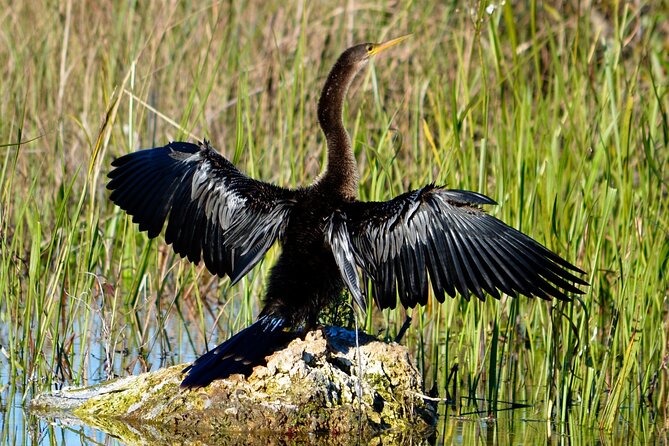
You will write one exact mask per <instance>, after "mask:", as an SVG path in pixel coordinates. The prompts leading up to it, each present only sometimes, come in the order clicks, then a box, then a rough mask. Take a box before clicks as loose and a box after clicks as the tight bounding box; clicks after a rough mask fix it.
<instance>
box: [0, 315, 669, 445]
mask: <svg viewBox="0 0 669 446" xmlns="http://www.w3.org/2000/svg"><path fill="white" fill-rule="evenodd" d="M89 329H93V332H95V333H102V332H104V330H102V327H96V326H92V327H91V326H89ZM167 333H169V335H168V334H167ZM188 333H189V331H188V330H187V329H185V327H183V324H182V323H181V322H179V321H178V319H177V318H174V319H172V322H168V323H167V324H166V325H165V326H164V329H163V330H162V331H160V330H157V329H156V327H154V326H150V328H148V329H147V332H146V336H145V338H147V339H152V340H153V342H150V343H149V345H151V348H149V349H145V348H142V349H140V348H137V346H136V345H137V344H136V343H135V341H133V340H132V338H129V339H127V340H126V341H127V342H125V346H124V347H123V348H121V349H118V348H116V349H115V350H114V351H113V352H109V353H108V352H107V349H108V345H109V344H108V343H106V341H105V340H104V338H105V337H104V336H91V337H90V341H89V342H88V344H87V345H86V346H85V347H86V348H84V349H82V346H81V345H78V344H77V345H75V346H74V348H75V349H79V355H82V354H85V355H86V358H84V360H83V361H82V364H84V367H86V373H85V374H83V375H85V376H87V377H89V378H88V380H87V381H86V384H88V385H91V384H96V383H98V382H101V381H104V380H105V378H106V377H108V376H125V375H127V374H131V373H132V374H136V373H140V372H143V371H146V370H156V369H158V368H160V367H164V366H167V365H172V364H178V363H181V362H187V361H192V360H193V359H194V358H195V357H196V353H195V351H194V349H193V348H192V345H191V342H189V341H188ZM163 337H164V338H165V339H163V340H162V341H161V338H163ZM166 340H169V342H165V341H166ZM211 342H212V343H214V342H218V339H213V340H212V341H211ZM3 353H6V352H4V351H3ZM77 356H78V355H77V354H75V355H74V357H75V358H76V357H77ZM110 363H111V366H110ZM8 369H9V368H8V367H7V357H6V355H3V356H2V367H0V386H1V390H2V393H1V398H2V412H1V420H2V431H1V437H0V444H9V445H24V444H35V445H48V444H67V445H76V444H82V445H88V444H96V445H97V444H108V445H116V444H127V443H124V440H121V439H119V438H117V437H116V436H115V435H113V434H109V433H107V432H103V431H100V430H98V429H95V428H93V427H90V426H87V425H85V424H82V423H81V422H80V421H78V420H75V419H71V418H68V417H66V416H65V417H59V416H53V417H47V418H43V417H40V416H38V415H36V414H33V413H31V411H30V410H29V401H30V399H31V398H32V396H33V392H34V390H32V389H35V388H39V386H37V385H36V383H38V382H39V380H40V378H39V377H33V378H32V379H31V380H29V381H28V382H29V386H28V387H29V390H27V391H25V390H23V389H21V388H20V387H19V386H17V385H16V383H17V381H18V380H17V377H13V376H9V373H8V372H7V371H8ZM58 373H61V374H62V375H63V376H68V375H69V376H71V375H73V374H74V373H76V374H77V375H82V374H81V371H76V372H75V371H73V370H69V369H68V370H61V371H60V372H58ZM53 382H65V383H68V380H67V379H65V380H59V379H54V380H53ZM58 387H61V385H59V386H55V387H54V389H55V388H58ZM483 406H484V402H482V401H471V400H468V399H467V398H464V397H460V398H458V399H457V401H456V404H446V403H440V404H439V406H438V411H439V421H438V425H437V428H436V430H435V432H434V433H433V434H432V435H430V436H429V437H427V438H415V437H413V436H410V437H407V436H405V435H400V436H397V435H395V434H392V435H391V434H389V435H388V436H381V437H379V438H378V439H376V440H375V441H376V442H377V443H378V444H407V443H411V444H438V445H440V444H465V445H468V444H490V445H497V444H515V445H534V444H584V445H586V444H587V445H590V444H640V443H646V442H653V443H655V442H657V441H659V442H662V441H663V440H662V439H658V438H654V437H652V436H650V437H648V436H647V435H651V434H648V433H646V430H645V429H643V428H642V426H636V427H635V426H625V425H621V426H620V429H619V431H618V432H615V433H603V432H601V431H598V430H596V429H589V428H582V427H579V426H578V423H577V422H574V423H568V424H567V425H556V424H553V423H548V422H547V421H546V420H545V417H543V416H542V414H543V412H544V407H543V402H541V401H535V402H532V401H528V402H527V404H526V405H523V407H517V408H513V407H511V406H508V407H505V405H504V403H503V402H500V405H499V409H500V411H499V412H498V414H497V416H496V417H494V418H492V417H488V416H486V414H485V410H483ZM650 431H651V432H652V430H650ZM340 441H341V437H337V436H334V437H328V436H316V435H314V436H310V437H307V438H295V437H286V438H282V437H277V436H276V435H271V436H268V435H266V434H260V433H259V434H258V435H257V436H254V438H249V437H248V435H241V434H234V433H231V434H230V436H229V442H226V443H227V444H242V443H243V444H265V445H266V444H304V443H313V444H340ZM664 441H666V440H664ZM184 442H187V439H184ZM149 444H150V443H149Z"/></svg>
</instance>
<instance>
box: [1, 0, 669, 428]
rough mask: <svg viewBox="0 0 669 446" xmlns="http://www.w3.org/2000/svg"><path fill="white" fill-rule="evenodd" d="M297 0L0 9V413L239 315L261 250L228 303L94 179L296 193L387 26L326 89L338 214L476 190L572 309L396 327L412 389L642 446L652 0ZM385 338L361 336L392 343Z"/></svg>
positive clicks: (530, 309) (658, 126) (657, 97)
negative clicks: (526, 242) (333, 4)
mask: <svg viewBox="0 0 669 446" xmlns="http://www.w3.org/2000/svg"><path fill="white" fill-rule="evenodd" d="M243 3H244V4H243ZM316 3H317V2H315V3H313V4H312V3H311V2H296V3H294V4H292V5H287V6H286V5H283V4H282V2H262V5H261V4H257V5H254V6H253V5H251V6H249V5H246V4H245V2H239V3H235V2H221V3H209V4H206V5H201V4H199V3H193V4H190V3H185V2H174V3H171V4H168V5H158V4H154V3H153V2H116V3H114V4H106V3H104V4H98V3H95V2H84V3H77V2H72V1H65V2H63V3H61V4H58V5H54V4H53V3H52V2H44V3H43V4H40V5H36V4H35V3H34V2H9V3H7V4H4V5H3V8H2V9H1V10H3V11H5V12H4V13H3V26H2V27H0V40H1V41H2V42H3V43H2V44H0V66H1V67H3V73H2V78H3V82H2V83H0V96H1V97H2V101H0V156H1V157H2V160H3V164H2V168H1V169H0V296H2V298H1V301H0V321H2V327H1V328H0V343H1V344H2V349H3V350H2V353H3V355H2V356H1V359H0V361H1V362H2V368H3V369H4V370H6V372H1V373H2V374H3V375H4V376H3V381H2V382H3V386H4V387H3V388H4V390H3V395H4V396H3V399H5V400H11V398H13V397H12V395H15V394H24V395H27V396H30V395H31V394H33V393H34V392H36V391H41V390H44V389H48V388H50V387H52V386H54V385H60V384H63V383H67V384H69V383H75V384H85V383H88V382H92V381H97V380H99V379H102V378H106V377H109V376H114V375H124V374H127V373H134V372H138V371H141V370H147V369H155V368H157V367H159V366H161V365H165V364H168V363H175V362H179V361H186V360H192V359H193V358H194V356H195V354H196V353H199V352H202V351H203V350H204V349H205V346H206V345H211V344H212V343H214V342H217V341H220V340H222V339H225V338H226V337H227V336H228V335H229V334H230V333H232V332H234V331H236V330H239V329H240V328H241V327H243V326H245V325H246V324H248V323H250V322H251V321H252V320H253V318H254V316H255V315H256V314H257V312H258V307H259V297H260V296H261V295H262V291H263V287H264V278H265V277H266V275H267V272H268V269H269V267H270V266H271V265H272V261H273V259H274V258H275V256H276V253H277V251H276V250H272V251H270V253H269V254H268V256H267V258H266V260H265V261H264V262H263V263H262V264H261V265H259V266H258V267H256V268H255V269H254V270H253V271H252V272H251V273H250V274H249V275H248V277H247V278H245V279H244V280H242V281H241V282H240V284H239V285H237V286H236V287H233V288H231V287H230V286H229V283H228V281H227V280H219V279H217V278H212V277H211V276H210V275H209V273H207V272H206V270H204V269H203V267H202V266H192V265H189V264H187V263H186V262H185V261H182V260H179V259H178V257H176V256H175V255H174V254H173V253H172V252H171V250H170V248H169V247H166V246H165V245H164V242H163V241H162V239H160V238H159V239H158V240H156V241H149V240H147V238H146V236H145V235H143V234H140V233H138V231H137V228H136V227H135V226H134V225H133V224H132V223H131V221H130V219H129V218H128V217H127V216H125V215H124V214H123V213H122V212H119V210H118V209H116V208H114V207H113V206H112V205H111V204H110V202H109V201H108V199H107V193H106V191H105V188H104V185H105V175H106V173H107V172H108V170H109V163H110V162H111V160H112V159H113V158H114V157H115V156H119V155H121V154H124V153H127V152H129V151H133V150H136V149H138V148H143V147H150V146H155V145H161V144H164V143H165V142H167V141H169V140H175V139H184V138H203V137H207V138H209V139H211V140H212V141H213V143H214V145H215V146H217V147H218V148H219V150H220V151H221V152H222V153H223V154H225V156H227V157H228V158H229V159H231V160H233V161H234V162H235V163H236V164H237V165H238V166H239V167H240V168H241V169H242V170H243V171H245V172H247V173H248V174H250V175H252V176H254V177H257V178H262V179H264V180H267V181H273V182H276V183H278V184H282V185H286V186H297V185H301V184H307V183H309V182H310V181H312V180H313V179H314V178H315V177H316V176H317V174H318V173H319V171H320V169H321V166H322V165H323V162H324V153H323V147H324V141H323V137H322V135H321V134H320V131H319V129H318V127H317V121H316V119H315V107H316V103H317V98H318V94H319V92H320V87H321V86H322V83H323V82H324V79H325V76H326V74H327V71H328V70H329V68H330V66H331V64H332V63H333V62H334V60H335V59H336V57H337V56H338V54H339V52H341V51H342V50H343V49H344V48H346V47H347V46H348V45H350V44H352V43H356V42H361V41H367V40H374V41H378V40H381V39H383V38H387V37H394V36H397V35H401V34H405V33H407V32H413V33H414V36H413V38H412V39H411V40H409V41H407V42H405V44H404V45H403V46H402V47H397V48H394V49H393V50H392V51H389V52H388V54H383V55H382V56H380V57H378V58H377V60H376V61H375V62H374V65H373V66H372V67H371V68H370V69H369V70H367V71H366V72H365V74H364V75H363V76H361V79H360V80H359V81H358V82H356V83H355V85H354V88H353V89H352V92H351V94H350V99H349V101H348V106H347V108H346V122H347V123H348V127H349V129H350V131H351V133H352V138H353V141H354V144H355V151H356V156H357V158H358V160H359V165H360V170H361V179H362V187H361V190H360V196H361V198H363V199H367V200H387V199H389V198H391V197H392V196H394V195H396V194H399V193H401V192H402V191H405V190H406V189H407V188H409V187H412V186H413V187H416V186H420V185H422V184H425V183H427V182H431V181H434V182H437V183H443V184H447V185H449V186H451V187H454V188H464V189H471V190H476V191H480V192H482V193H486V194H488V195H489V196H491V197H492V198H494V199H495V200H496V201H497V202H499V203H500V206H499V207H492V208H490V209H489V211H490V212H491V213H492V214H493V215H495V216H497V217H499V218H501V219H502V220H504V221H505V222H507V223H509V224H510V225H512V226H514V227H516V228H518V229H521V230H522V231H524V232H526V233H528V234H530V235H531V236H532V237H534V238H536V239H537V240H539V241H540V242H542V243H544V244H546V245H547V246H548V247H549V248H551V249H553V250H555V251H556V252H558V253H559V254H561V255H562V256H563V257H566V258H567V259H569V260H570V261H572V262H573V263H575V264H577V265H579V266H580V267H581V268H583V269H585V270H586V271H588V273H589V276H588V280H589V281H590V283H591V287H590V288H589V289H588V292H587V294H586V295H584V296H582V297H580V298H577V299H575V300H574V301H573V302H545V301H541V300H531V299H527V298H519V299H509V298H503V299H502V300H501V301H500V302H498V301H495V300H494V299H489V300H488V301H486V302H478V301H475V300H472V301H467V300H465V299H463V298H457V299H454V300H448V301H447V302H446V303H445V304H443V305H437V304H436V302H431V303H430V304H429V305H428V306H427V307H425V308H419V309H415V310H413V311H412V312H411V314H412V316H413V319H414V322H413V324H412V329H411V330H410V331H409V333H408V335H407V337H406V338H405V343H406V344H407V345H408V346H409V347H410V348H411V349H412V351H413V352H414V353H415V358H416V361H417V364H418V366H419V367H420V369H421V371H422V372H423V374H424V376H425V378H426V385H427V388H428V389H429V388H432V387H433V388H434V389H435V391H436V392H437V393H438V394H440V395H441V396H445V395H446V393H445V391H446V384H447V382H446V381H447V378H448V377H449V375H450V374H451V373H450V371H451V369H452V368H453V366H454V365H457V374H456V378H453V379H456V380H457V381H456V384H457V391H458V396H462V397H467V398H463V399H458V401H457V402H458V407H459V409H458V411H459V413H467V412H476V411H478V412H479V413H482V414H483V415H487V414H490V415H495V414H497V413H498V412H499V411H501V410H503V409H504V408H505V407H508V404H509V403H515V404H519V403H527V404H530V405H531V408H530V409H529V410H530V411H534V413H532V414H531V415H529V416H530V417H531V418H535V419H540V420H552V421H558V422H560V423H559V424H558V425H557V426H558V429H560V430H561V431H562V432H571V433H573V431H574V430H575V429H577V428H578V426H588V427H601V428H604V429H606V430H609V431H612V430H617V429H620V428H621V426H623V427H625V428H628V427H629V426H631V427H632V429H633V430H637V431H644V432H646V431H647V430H648V429H649V426H651V425H657V426H658V429H665V431H666V429H667V428H668V427H669V413H668V410H669V401H668V398H667V395H669V390H668V386H669V376H668V372H667V370H668V366H669V364H668V363H669V340H668V336H669V335H668V333H669V302H668V292H667V289H668V288H669V287H668V281H667V276H666V272H665V271H666V268H667V266H668V265H667V263H668V260H667V259H668V258H669V242H668V237H667V234H668V232H669V217H668V216H667V215H668V213H667V210H668V209H667V208H668V205H669V197H668V187H667V186H668V182H669V176H668V175H667V173H666V172H669V169H668V167H669V166H668V164H669V150H668V149H667V144H668V141H669V115H668V110H669V99H668V95H667V91H668V89H667V85H669V81H668V80H667V70H668V69H669V60H668V59H667V58H666V52H667V49H668V47H667V41H669V40H668V39H669V29H668V28H667V25H666V24H667V23H668V20H669V11H668V10H667V8H666V5H665V7H664V8H662V7H659V6H656V5H655V3H650V2H649V3H647V4H646V3H636V4H634V5H630V4H625V3H620V2H613V3H611V4H607V5H599V4H597V5H593V6H591V7H587V8H586V7H585V6H584V5H581V4H580V3H579V2H567V3H563V8H562V9H554V8H553V7H552V6H550V5H548V4H545V3H541V2H535V1H533V0H530V1H529V2H526V3H524V4H517V3H514V2H502V3H499V4H494V3H493V4H490V5H488V4H486V3H480V4H477V3H470V4H466V5H458V4H457V3H451V4H447V5H422V4H413V3H409V4H406V5H402V4H399V3H393V2H390V3H389V2H378V3H375V2H372V3H369V2H367V3H357V2H348V4H347V6H346V7H340V8H334V9H333V8H328V7H326V6H325V5H320V4H316ZM579 5H580V6H579ZM404 320H405V312H404V311H403V310H397V311H394V312H387V313H384V314H379V313H377V312H374V313H370V314H369V315H368V317H367V319H366V324H365V328H366V330H368V331H370V332H374V333H376V332H385V333H386V334H387V335H388V336H390V337H392V336H394V335H395V334H396V333H397V331H398V330H399V327H400V326H401V325H402V323H403V322H404ZM451 385H453V382H451V384H449V386H451ZM658 420H660V423H657V422H658ZM651 430H652V429H651ZM6 435H8V434H7V431H6V430H5V431H4V432H3V436H6ZM644 435H646V434H644ZM644 438H646V437H644Z"/></svg>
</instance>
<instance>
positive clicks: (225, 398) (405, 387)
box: [31, 327, 436, 444]
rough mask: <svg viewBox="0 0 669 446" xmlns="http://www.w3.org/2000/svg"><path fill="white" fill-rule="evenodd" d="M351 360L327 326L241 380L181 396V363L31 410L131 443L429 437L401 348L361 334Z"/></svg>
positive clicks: (350, 337)
mask: <svg viewBox="0 0 669 446" xmlns="http://www.w3.org/2000/svg"><path fill="white" fill-rule="evenodd" d="M356 356H357V355H356V348H355V333H354V332H352V331H349V330H344V329H341V328H335V327H327V328H324V329H323V330H317V331H312V332H310V333H308V334H307V335H306V336H305V339H296V340H294V341H292V342H291V343H290V344H289V345H288V346H287V347H286V348H285V349H284V350H281V351H278V352H276V353H274V354H273V355H272V356H270V357H269V358H268V361H267V366H258V367H256V368H255V369H254V371H253V374H252V375H251V376H249V377H248V378H244V377H243V376H241V375H235V376H232V377H230V378H228V379H225V380H218V381H214V382H213V383H212V384H211V385H209V386H207V387H205V388H200V389H194V390H188V389H182V388H180V387H179V384H180V383H181V379H182V374H181V370H182V369H183V368H184V367H185V365H178V366H174V367H170V368H165V369H161V370H158V371H156V372H149V373H144V374H141V375H138V376H130V377H127V378H122V379H117V380H114V381H109V382H106V383H103V384H99V385H97V386H92V387H87V388H83V389H65V390H61V391H57V392H54V393H52V394H48V395H41V396H38V397H37V398H35V399H34V400H33V401H32V403H31V407H32V410H33V411H36V412H38V413H40V414H52V415H55V416H57V417H63V416H68V417H72V416H74V417H76V418H78V419H79V420H81V421H83V422H85V423H87V424H90V425H92V426H94V427H97V428H99V429H102V430H104V431H106V432H109V433H110V434H113V435H116V436H119V437H120V438H122V439H125V440H126V441H128V442H133V443H136V442H140V443H145V442H147V441H148V442H150V443H156V442H169V443H172V442H174V441H175V439H179V440H180V441H182V440H184V441H185V440H186V439H188V440H189V441H201V442H205V443H206V442H209V441H212V442H213V441H221V440H223V439H226V438H227V439H229V438H230V435H231V434H230V433H231V432H250V431H253V432H254V433H258V432H274V433H284V434H288V435H291V436H300V435H306V434H313V433H324V434H328V435H331V434H339V435H354V436H355V437H356V438H359V437H358V435H362V436H363V437H365V438H369V437H373V436H375V435H378V434H379V433H386V434H388V433H391V432H392V433H393V434H392V435H398V434H399V435H405V434H406V433H411V435H412V436H413V435H415V434H419V435H420V434H421V433H422V434H424V433H427V432H430V430H431V429H432V427H433V426H434V423H435V421H436V415H435V410H434V408H433V407H432V406H431V405H430V404H428V403H426V401H425V400H424V399H423V398H422V397H421V394H422V392H423V389H422V380H421V377H420V374H419V373H418V371H417V370H416V368H415V367H414V366H413V364H412V362H411V359H410V357H409V354H408V352H407V350H406V348H405V347H403V346H400V345H398V344H394V343H393V344H387V343H384V342H380V341H378V340H376V339H374V338H372V337H370V336H367V335H362V334H361V335H360V357H361V363H360V364H359V365H358V363H357V361H356ZM359 369H360V370H362V380H359V379H358V370H359ZM359 392H361V395H362V397H361V398H358V394H359ZM359 420H360V421H359ZM70 421H71V420H70ZM258 438H260V437H258ZM140 439H143V441H139V440H140ZM245 439H248V438H247V437H245ZM262 442H263V443H264V444H268V443H267V441H266V440H263V441H262ZM271 443H272V442H270V444H271Z"/></svg>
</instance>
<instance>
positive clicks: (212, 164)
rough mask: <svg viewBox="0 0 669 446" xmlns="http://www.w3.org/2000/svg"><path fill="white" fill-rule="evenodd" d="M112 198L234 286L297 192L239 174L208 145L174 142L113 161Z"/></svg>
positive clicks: (276, 233) (282, 221)
mask: <svg viewBox="0 0 669 446" xmlns="http://www.w3.org/2000/svg"><path fill="white" fill-rule="evenodd" d="M112 166H114V167H115V169H114V170H112V171H111V172H110V173H109V175H108V176H109V178H110V181H109V183H108V184H107V188H108V189H111V190H112V193H111V196H110V199H111V200H112V201H113V202H114V203H115V204H116V205H118V206H119V207H120V208H121V209H123V210H125V211H126V212H127V213H128V214H130V215H132V216H133V222H135V223H139V229H140V231H148V235H149V237H151V238H153V237H156V236H157V235H158V234H159V233H160V231H161V229H162V228H163V225H164V224H165V220H168V223H167V229H166V231H165V241H166V242H167V243H169V244H172V245H173V248H174V251H175V252H176V253H177V254H180V255H181V256H182V257H188V260H190V261H191V262H193V263H198V262H199V261H200V259H204V263H205V265H206V266H207V269H209V271H211V272H212V273H214V274H218V275H219V276H221V277H223V276H225V275H228V276H229V277H230V280H231V281H232V283H235V282H237V281H238V280H239V279H241V278H242V277H243V276H244V275H245V274H246V273H247V272H248V271H249V270H250V269H251V268H252V267H253V266H254V265H255V264H256V263H257V262H258V261H259V260H260V259H261V258H262V257H263V256H264V255H265V253H266V252H267V250H268V249H269V248H270V246H271V245H272V244H273V243H274V242H275V241H276V240H277V238H280V237H281V234H282V233H283V230H284V228H285V226H286V224H287V221H288V216H289V214H290V210H291V209H292V205H293V203H294V195H295V192H294V191H291V190H288V189H283V188H281V187H278V186H274V185H272V184H268V183H264V182H262V181H257V180H254V179H252V178H249V177H248V176H246V175H244V174H242V173H241V172H240V171H239V170H237V168H236V167H235V166H234V165H233V164H232V163H230V162H229V161H228V160H227V159H225V158H224V157H223V156H221V155H220V154H218V153H217V152H216V151H215V150H213V149H212V148H211V147H210V146H209V144H208V143H207V142H206V141H205V142H204V143H201V144H192V143H185V142H172V143H170V144H168V145H166V146H164V147H157V148H153V149H147V150H140V151H137V152H133V153H129V154H127V155H124V156H122V157H120V158H117V159H116V160H114V161H113V162H112Z"/></svg>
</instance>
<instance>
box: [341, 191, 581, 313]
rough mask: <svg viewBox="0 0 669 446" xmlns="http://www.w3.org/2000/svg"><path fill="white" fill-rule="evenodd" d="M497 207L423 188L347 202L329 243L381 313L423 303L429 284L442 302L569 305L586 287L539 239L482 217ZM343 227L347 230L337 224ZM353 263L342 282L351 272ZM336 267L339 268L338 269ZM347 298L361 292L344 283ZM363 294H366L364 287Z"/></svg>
mask: <svg viewBox="0 0 669 446" xmlns="http://www.w3.org/2000/svg"><path fill="white" fill-rule="evenodd" d="M486 204H495V202H494V201H493V200H491V199H490V198H488V197H486V196H485V195H481V194H478V193H475V192H469V191H463V190H448V189H444V188H442V187H438V186H434V185H428V186H426V187H424V188H422V189H418V190H414V191H411V192H407V193H405V194H402V195H400V196H398V197H396V198H395V199H393V200H390V201H386V202H371V203H365V202H352V203H348V204H346V205H344V206H342V209H340V210H339V211H337V213H336V215H337V218H334V217H333V218H331V219H330V231H329V232H328V238H329V241H330V243H331V245H332V246H333V251H334V252H335V256H338V255H340V254H338V251H339V250H340V249H344V248H346V250H347V251H348V252H353V255H352V256H350V255H349V257H350V258H352V259H354V260H355V264H356V265H355V266H356V267H357V268H359V269H360V270H362V272H363V277H367V278H368V279H369V280H370V281H371V282H372V287H371V289H372V291H373V292H374V294H375V295H374V298H375V300H376V302H377V304H378V305H379V307H381V308H394V307H395V305H396V302H397V300H398V299H399V301H400V303H401V304H402V305H403V306H405V307H414V306H415V305H417V304H421V305H425V304H426V303H427V296H428V282H431V286H432V293H433V294H434V295H435V297H436V298H437V300H439V301H440V302H443V300H444V298H445V294H448V295H450V296H455V294H456V293H457V294H460V295H462V296H464V297H466V298H469V295H470V294H474V295H475V296H476V297H478V298H479V299H481V300H485V298H486V296H487V295H490V296H493V297H495V298H497V299H499V298H500V295H501V293H505V294H507V295H510V296H517V295H518V294H523V295H526V296H529V297H535V296H536V297H540V298H542V299H551V298H558V299H562V300H564V299H569V296H568V294H567V293H574V294H583V291H582V290H581V289H580V288H578V286H577V285H587V282H586V281H584V280H583V279H581V278H579V277H578V276H577V275H576V274H584V272H583V271H581V270H580V269H579V268H577V267H576V266H574V265H572V264H571V263H569V262H568V261H566V260H564V259H563V258H562V257H560V256H558V255H557V254H555V253H553V252H552V251H550V250H549V249H547V248H546V247H544V246H543V245H541V244H540V243H538V242H537V241H535V240H533V239H531V238H530V237H528V236H526V235H525V234H523V233H521V232H520V231H517V230H516V229H513V228H511V227H510V226H507V225H506V224H504V223H503V222H501V221H500V220H498V219H496V218H494V217H492V216H491V215H488V214H487V213H485V212H484V211H482V210H481V209H480V208H479V206H480V205H486ZM342 222H345V224H342ZM350 263H351V262H350V261H349V262H348V264H347V265H346V268H347V269H346V272H345V271H344V270H343V269H342V276H344V274H345V273H346V274H347V275H350V274H351V271H352V270H351V265H350ZM340 269H341V265H340ZM346 284H347V286H348V288H349V290H351V293H352V294H353V295H354V296H355V295H360V294H361V293H362V289H361V288H360V285H359V284H356V283H355V281H354V280H352V279H350V277H349V278H348V279H346ZM365 289H366V288H365Z"/></svg>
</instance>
